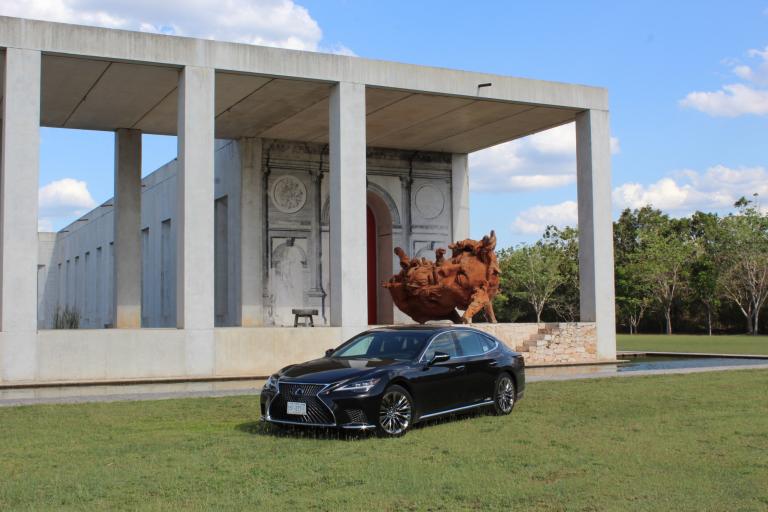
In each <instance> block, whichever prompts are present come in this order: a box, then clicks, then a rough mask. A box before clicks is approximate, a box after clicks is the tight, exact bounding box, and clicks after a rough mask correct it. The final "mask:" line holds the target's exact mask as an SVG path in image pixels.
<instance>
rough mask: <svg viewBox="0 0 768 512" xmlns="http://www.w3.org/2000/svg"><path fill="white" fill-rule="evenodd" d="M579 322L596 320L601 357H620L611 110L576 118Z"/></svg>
mask: <svg viewBox="0 0 768 512" xmlns="http://www.w3.org/2000/svg"><path fill="white" fill-rule="evenodd" d="M576 169H577V182H576V183H577V191H578V202H579V280H580V290H581V293H580V301H581V302H580V304H581V321H582V322H596V328H597V355H598V357H600V358H601V359H615V358H616V317H615V303H614V294H615V291H614V285H613V279H614V276H613V223H612V211H611V144H610V127H609V120H608V112H606V111H598V110H588V111H585V112H582V113H580V114H578V115H577V116H576Z"/></svg>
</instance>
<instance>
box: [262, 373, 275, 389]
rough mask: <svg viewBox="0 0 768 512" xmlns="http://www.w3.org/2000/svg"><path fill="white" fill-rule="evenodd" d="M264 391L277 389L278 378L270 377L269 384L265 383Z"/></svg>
mask: <svg viewBox="0 0 768 512" xmlns="http://www.w3.org/2000/svg"><path fill="white" fill-rule="evenodd" d="M264 389H277V377H275V376H274V375H270V376H269V378H268V379H267V382H265V383H264Z"/></svg>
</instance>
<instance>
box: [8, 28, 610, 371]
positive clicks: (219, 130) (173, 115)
mask: <svg viewBox="0 0 768 512" xmlns="http://www.w3.org/2000/svg"><path fill="white" fill-rule="evenodd" d="M0 82H1V83H2V111H1V112H0V115H2V168H1V169H0V171H1V172H2V187H1V192H0V194H1V197H0V207H1V208H2V210H1V213H0V219H1V221H0V231H1V232H2V238H1V239H0V243H1V244H2V249H1V252H0V287H1V290H0V383H2V384H22V383H29V382H36V383H39V382H57V381H110V380H130V379H162V378H180V377H182V378H210V377H226V376H242V375H264V374H266V373H269V372H271V371H273V370H274V369H276V368H277V367H279V366H280V365H282V364H286V363H288V362H293V361H296V360H297V359H306V358H308V357H314V356H316V355H318V354H321V353H322V351H323V350H324V349H325V348H327V347H330V346H333V345H336V344H338V342H339V341H341V340H342V339H343V338H345V337H348V336H349V335H352V334H354V333H355V332H359V331H360V330H362V329H364V328H366V327H367V325H369V324H372V323H389V322H393V321H398V320H403V318H402V317H398V313H397V312H396V311H395V310H394V308H393V307H392V303H391V300H389V298H388V296H387V295H386V294H385V293H383V290H382V289H381V287H380V286H378V283H379V282H380V281H381V280H383V279H384V278H386V276H388V275H389V274H391V272H392V271H393V270H394V267H395V264H394V261H393V258H392V256H391V254H392V252H391V250H392V247H393V246H395V245H401V246H403V247H406V248H408V251H409V253H411V254H414V253H415V254H419V255H422V256H427V257H429V256H431V255H432V254H433V252H432V251H434V249H435V248H436V247H437V246H441V245H446V244H447V243H448V242H449V241H451V240H455V239H462V238H466V237H468V235H469V186H468V183H469V179H468V177H469V173H470V172H471V170H470V169H469V168H468V156H467V155H468V154H469V153H471V152H473V151H477V150H480V149H484V148H487V147H490V146H493V145H496V144H499V143H503V142H507V141H510V140H514V139H516V138H519V137H523V136H526V135H529V134H532V133H535V132H538V131H541V130H545V129H548V128H552V127H554V126H558V125H561V124H564V123H568V122H573V121H575V123H576V131H577V168H578V171H577V172H578V178H577V186H578V202H579V229H580V236H581V240H580V277H581V320H582V322H587V323H590V322H594V328H595V329H594V330H595V332H596V341H597V345H596V346H597V354H598V356H599V357H600V358H602V359H612V358H614V357H615V325H614V305H613V299H614V296H613V251H612V234H611V205H610V148H609V125H608V99H607V92H606V91H605V90H604V89H600V88H593V87H586V86H580V85H570V84H561V83H553V82H542V81H537V80H527V79H520V78H512V77H503V76H495V75H488V74H482V73H468V72H463V71H455V70H447V69H436V68H429V67H422V66H413V65H406V64H398V63H390V62H381V61H371V60H366V59H360V58H352V57H345V56H338V55H325V54H317V53H307V52H299V51H292V50H283V49H276V48H267V47H259V46H251V45H241V44H231V43H221V42H216V41H209V40H199V39H189V38H179V37H169V36H162V35H155V34H146V33H137V32H126V31H118V30H110V29H100V28H92V27H81V26H73V25H66V24H58V23H48V22H40V21H30V20H22V19H15V18H5V17H0ZM41 125H42V126H48V127H62V128H80V129H92V130H109V131H114V133H115V166H114V176H115V194H114V198H113V199H112V200H110V201H107V202H106V203H105V204H104V205H102V206H101V207H99V208H96V209H95V210H93V211H92V212H90V213H88V214H87V215H85V216H84V217H83V218H82V219H79V220H78V221H76V222H75V223H73V224H72V225H70V226H68V227H67V228H65V229H64V230H62V231H61V232H59V233H58V234H55V235H52V234H47V233H46V234H40V235H39V236H38V233H37V189H38V186H39V184H38V166H39V127H40V126H41ZM142 133H151V134H170V135H176V136H177V137H178V157H177V159H176V160H174V161H172V162H170V163H168V164H167V165H165V166H164V167H162V168H160V169H158V170H157V171H155V172H154V173H152V174H151V175H149V176H147V177H145V178H144V179H143V180H142V178H141V175H142V172H141V134H142ZM499 218H500V222H502V223H503V222H504V221H503V219H504V212H499ZM30 254H37V255H38V259H37V261H35V259H33V258H29V255H30ZM64 307H68V308H71V309H74V310H77V312H78V314H79V316H80V322H81V326H82V327H88V328H89V329H84V328H83V329H77V330H62V329H51V327H52V326H53V325H52V321H53V312H54V311H56V309H57V308H58V309H62V308H64ZM295 307H316V308H317V309H319V310H320V311H321V314H320V318H319V319H318V320H319V323H320V324H321V325H322V327H317V328H314V329H310V328H299V329H294V328H286V327H285V326H286V325H292V322H293V317H292V315H291V314H290V310H291V309H292V308H295Z"/></svg>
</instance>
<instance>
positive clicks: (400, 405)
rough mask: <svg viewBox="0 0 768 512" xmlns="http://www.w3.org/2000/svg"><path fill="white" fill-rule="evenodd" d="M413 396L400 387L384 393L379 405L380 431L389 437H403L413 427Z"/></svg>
mask: <svg viewBox="0 0 768 512" xmlns="http://www.w3.org/2000/svg"><path fill="white" fill-rule="evenodd" d="M412 403H413V401H412V400H411V395H410V394H409V393H408V391H406V390H405V389H404V388H402V387H400V386H392V387H390V388H388V389H387V390H386V391H384V395H383V396H382V397H381V404H380V405H379V424H378V427H379V428H378V430H379V432H380V433H381V434H384V435H387V436H392V437H396V436H401V435H403V434H405V431H406V430H408V427H410V426H411V419H412V417H413V405H412Z"/></svg>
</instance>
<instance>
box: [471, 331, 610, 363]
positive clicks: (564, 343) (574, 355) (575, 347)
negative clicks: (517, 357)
mask: <svg viewBox="0 0 768 512" xmlns="http://www.w3.org/2000/svg"><path fill="white" fill-rule="evenodd" d="M473 327H475V328H477V329H480V330H482V331H485V332H487V333H489V334H492V335H494V336H496V337H497V338H499V339H500V340H502V341H503V342H504V343H506V344H507V346H508V347H509V348H511V349H513V350H516V351H517V352H520V353H522V354H523V357H524V358H525V362H526V364H528V365H537V364H567V363H586V362H593V361H597V360H598V356H597V333H596V331H595V324H594V322H577V323H543V324H473Z"/></svg>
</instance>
